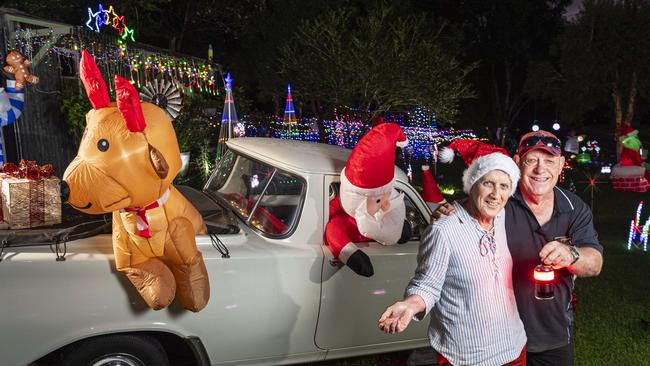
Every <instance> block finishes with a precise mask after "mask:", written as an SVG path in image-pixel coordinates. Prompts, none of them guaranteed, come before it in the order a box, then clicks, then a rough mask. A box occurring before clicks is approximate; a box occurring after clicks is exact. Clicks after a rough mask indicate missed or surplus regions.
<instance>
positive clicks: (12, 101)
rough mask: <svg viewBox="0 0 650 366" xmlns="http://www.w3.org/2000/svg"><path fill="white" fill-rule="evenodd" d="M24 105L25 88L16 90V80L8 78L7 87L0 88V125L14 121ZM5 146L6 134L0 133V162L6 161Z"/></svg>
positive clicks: (6, 124)
mask: <svg viewBox="0 0 650 366" xmlns="http://www.w3.org/2000/svg"><path fill="white" fill-rule="evenodd" d="M24 107H25V90H16V80H7V87H6V88H0V126H8V125H10V124H12V123H14V121H15V120H17V119H18V117H20V115H21V114H22V113H23V108H24ZM3 146H4V136H2V135H0V164H2V163H4V155H3V153H2V150H3Z"/></svg>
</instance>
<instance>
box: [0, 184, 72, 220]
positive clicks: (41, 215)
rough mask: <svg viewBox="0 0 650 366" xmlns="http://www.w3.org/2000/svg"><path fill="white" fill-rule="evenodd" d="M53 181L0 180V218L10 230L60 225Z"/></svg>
mask: <svg viewBox="0 0 650 366" xmlns="http://www.w3.org/2000/svg"><path fill="white" fill-rule="evenodd" d="M58 184H59V179H58V178H57V177H54V176H52V177H49V178H39V179H35V180H30V179H26V178H15V177H11V176H7V175H3V176H2V177H0V188H1V194H0V196H1V199H2V205H1V206H2V218H3V220H4V221H5V222H6V223H7V224H8V225H9V228H11V229H24V228H31V227H37V226H43V225H54V224H60V223H61V196H60V195H59V190H58Z"/></svg>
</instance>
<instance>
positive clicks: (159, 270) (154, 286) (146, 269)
mask: <svg viewBox="0 0 650 366" xmlns="http://www.w3.org/2000/svg"><path fill="white" fill-rule="evenodd" d="M120 271H122V272H124V273H125V274H126V277H128V279H129V280H130V281H131V283H132V284H133V286H135V288H136V289H137V290H138V292H139V293H140V296H142V298H143V299H144V301H145V302H146V303H147V305H148V306H149V307H150V308H152V309H154V310H160V309H162V308H165V307H167V306H168V305H169V304H171V302H172V301H173V300H174V295H175V293H176V281H174V276H173V275H172V273H171V271H170V270H169V268H167V266H166V265H165V263H163V262H162V261H161V260H160V259H158V258H151V259H149V260H148V261H146V262H143V263H140V264H136V265H133V266H131V267H127V268H124V269H121V270H120Z"/></svg>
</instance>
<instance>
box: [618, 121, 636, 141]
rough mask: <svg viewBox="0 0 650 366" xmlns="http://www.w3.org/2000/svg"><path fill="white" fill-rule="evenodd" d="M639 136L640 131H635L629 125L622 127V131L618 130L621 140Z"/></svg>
mask: <svg viewBox="0 0 650 366" xmlns="http://www.w3.org/2000/svg"><path fill="white" fill-rule="evenodd" d="M638 134H639V130H635V129H634V128H632V126H630V125H629V124H628V123H626V124H624V125H622V126H621V129H620V130H618V137H619V139H621V140H623V139H625V138H627V137H632V136H635V135H638Z"/></svg>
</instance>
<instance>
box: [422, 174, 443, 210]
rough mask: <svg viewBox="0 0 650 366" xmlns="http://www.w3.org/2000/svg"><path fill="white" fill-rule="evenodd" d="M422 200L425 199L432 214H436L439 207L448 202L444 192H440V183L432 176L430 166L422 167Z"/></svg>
mask: <svg viewBox="0 0 650 366" xmlns="http://www.w3.org/2000/svg"><path fill="white" fill-rule="evenodd" d="M422 198H424V202H426V203H427V206H429V208H430V209H431V212H435V211H436V209H437V208H438V206H440V205H442V204H443V203H446V202H447V200H446V199H445V197H444V196H443V195H442V192H440V188H438V183H437V182H436V179H435V178H434V177H433V174H431V169H429V166H428V165H422Z"/></svg>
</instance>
